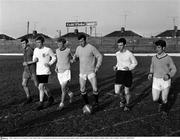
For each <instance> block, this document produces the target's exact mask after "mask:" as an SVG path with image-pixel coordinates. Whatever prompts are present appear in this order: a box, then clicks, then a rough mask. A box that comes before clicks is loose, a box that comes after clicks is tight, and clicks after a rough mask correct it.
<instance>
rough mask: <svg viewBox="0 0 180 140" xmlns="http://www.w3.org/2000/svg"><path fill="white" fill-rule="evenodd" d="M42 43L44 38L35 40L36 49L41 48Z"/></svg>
mask: <svg viewBox="0 0 180 140" xmlns="http://www.w3.org/2000/svg"><path fill="white" fill-rule="evenodd" d="M43 43H44V37H42V36H39V37H37V38H36V44H37V47H38V48H41V47H42V46H43Z"/></svg>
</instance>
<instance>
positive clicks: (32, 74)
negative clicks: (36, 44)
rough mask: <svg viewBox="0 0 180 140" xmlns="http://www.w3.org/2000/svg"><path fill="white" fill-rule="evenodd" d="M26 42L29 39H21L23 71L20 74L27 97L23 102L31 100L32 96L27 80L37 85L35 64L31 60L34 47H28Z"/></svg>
mask: <svg viewBox="0 0 180 140" xmlns="http://www.w3.org/2000/svg"><path fill="white" fill-rule="evenodd" d="M28 42H29V41H28V39H26V38H24V39H22V40H21V46H22V48H23V59H24V60H23V66H24V71H23V75H22V86H23V89H24V91H25V93H26V97H27V99H26V101H25V102H24V104H28V103H31V102H32V97H31V95H30V91H29V88H28V82H29V80H30V79H31V80H33V82H34V85H35V86H36V87H38V81H37V78H36V64H35V63H34V62H33V61H32V57H33V51H34V49H33V48H31V47H30V45H29V44H28Z"/></svg>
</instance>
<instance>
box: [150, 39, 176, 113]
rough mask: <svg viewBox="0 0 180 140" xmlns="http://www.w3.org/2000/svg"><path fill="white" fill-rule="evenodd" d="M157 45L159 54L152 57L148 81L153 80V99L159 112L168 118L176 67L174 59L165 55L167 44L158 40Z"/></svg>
mask: <svg viewBox="0 0 180 140" xmlns="http://www.w3.org/2000/svg"><path fill="white" fill-rule="evenodd" d="M155 45H156V52H157V54H156V55H155V56H153V57H152V61H151V66H150V73H149V75H148V79H149V80H151V79H153V83H152V98H153V101H154V102H157V103H159V109H158V111H159V112H161V111H162V114H163V115H164V116H167V115H168V114H167V113H168V112H167V110H166V104H167V102H168V94H169V90H170V87H171V78H172V77H173V76H174V75H175V73H176V66H175V64H174V62H173V60H172V58H171V57H170V56H169V55H168V54H166V53H165V48H166V42H165V41H164V40H158V41H156V42H155ZM160 95H161V96H160Z"/></svg>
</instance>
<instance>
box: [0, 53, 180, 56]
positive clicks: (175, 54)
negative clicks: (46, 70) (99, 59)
mask: <svg viewBox="0 0 180 140" xmlns="http://www.w3.org/2000/svg"><path fill="white" fill-rule="evenodd" d="M0 55H2V56H22V55H23V54H22V53H0ZM134 55H135V56H154V55H156V53H134ZM168 55H170V56H180V53H168ZM104 56H115V53H105V54H104Z"/></svg>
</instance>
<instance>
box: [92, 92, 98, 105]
mask: <svg viewBox="0 0 180 140" xmlns="http://www.w3.org/2000/svg"><path fill="white" fill-rule="evenodd" d="M93 96H94V100H95V103H97V104H98V99H99V96H98V94H93Z"/></svg>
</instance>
